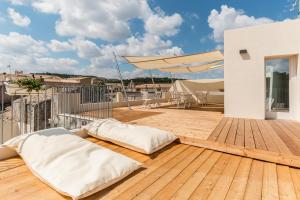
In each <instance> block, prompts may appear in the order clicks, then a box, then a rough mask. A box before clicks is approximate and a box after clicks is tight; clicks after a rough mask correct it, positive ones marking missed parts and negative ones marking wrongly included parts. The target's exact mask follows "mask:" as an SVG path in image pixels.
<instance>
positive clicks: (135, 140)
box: [82, 118, 177, 154]
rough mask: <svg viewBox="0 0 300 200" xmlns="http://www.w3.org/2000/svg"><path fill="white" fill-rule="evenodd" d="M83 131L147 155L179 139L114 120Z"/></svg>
mask: <svg viewBox="0 0 300 200" xmlns="http://www.w3.org/2000/svg"><path fill="white" fill-rule="evenodd" d="M82 129H85V130H86V131H87V133H88V134H89V135H91V136H94V137H96V138H99V139H102V140H106V141H110V142H112V143H115V144H118V145H120V146H124V147H126V148H129V149H132V150H135V151H138V152H141V153H146V154H151V153H153V152H155V151H157V150H159V149H161V148H163V147H165V146H167V145H168V144H170V143H172V142H173V141H174V140H176V139H177V137H176V136H175V135H174V134H172V133H169V132H167V131H163V130H160V129H157V128H151V127H147V126H136V125H130V124H124V123H122V122H120V121H118V120H116V119H112V118H109V119H100V120H96V121H94V122H91V123H89V124H88V125H86V126H84V127H82Z"/></svg>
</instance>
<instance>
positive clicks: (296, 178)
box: [290, 168, 300, 199]
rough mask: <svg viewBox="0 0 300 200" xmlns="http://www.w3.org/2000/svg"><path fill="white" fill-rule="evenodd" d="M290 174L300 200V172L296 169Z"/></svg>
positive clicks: (291, 170)
mask: <svg viewBox="0 0 300 200" xmlns="http://www.w3.org/2000/svg"><path fill="white" fill-rule="evenodd" d="M290 173H291V176H292V180H293V185H294V189H295V192H296V195H297V198H298V199H300V170H299V169H295V168H290Z"/></svg>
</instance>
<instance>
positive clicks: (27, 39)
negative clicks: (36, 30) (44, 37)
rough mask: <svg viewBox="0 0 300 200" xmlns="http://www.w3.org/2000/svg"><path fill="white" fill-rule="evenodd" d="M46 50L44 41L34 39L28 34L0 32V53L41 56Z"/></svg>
mask: <svg viewBox="0 0 300 200" xmlns="http://www.w3.org/2000/svg"><path fill="white" fill-rule="evenodd" d="M46 52H47V49H46V48H45V46H44V42H42V41H39V40H34V39H33V38H32V37H31V36H29V35H22V34H19V33H16V32H10V33H9V34H8V35H4V34H0V53H6V54H16V55H25V54H26V55H33V56H41V55H43V54H45V53H46Z"/></svg>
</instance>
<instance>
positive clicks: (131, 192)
mask: <svg viewBox="0 0 300 200" xmlns="http://www.w3.org/2000/svg"><path fill="white" fill-rule="evenodd" d="M194 150H195V147H194V148H193V147H189V148H188V149H187V150H185V151H183V152H182V153H180V154H179V155H177V156H176V157H174V158H173V159H171V160H169V161H168V162H167V163H165V164H164V165H163V166H161V167H159V168H158V169H157V170H155V171H153V172H152V173H150V174H148V175H147V176H145V177H144V178H143V181H142V182H139V183H137V184H135V185H133V186H132V187H130V188H128V189H127V190H126V191H124V192H122V193H120V194H119V196H117V197H116V199H122V200H126V199H132V198H134V197H136V196H137V195H138V194H140V193H141V192H142V191H144V190H145V189H146V188H147V187H149V186H150V185H152V184H153V183H154V182H155V181H156V180H158V179H159V178H160V177H162V176H163V175H164V174H165V173H167V172H168V171H169V170H170V169H172V168H173V167H174V166H175V165H176V164H178V163H179V162H182V161H183V160H184V159H185V158H187V157H188V156H189V155H190V154H191V153H192V152H193V151H194Z"/></svg>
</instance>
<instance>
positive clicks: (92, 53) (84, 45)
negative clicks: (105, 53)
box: [71, 38, 101, 59]
mask: <svg viewBox="0 0 300 200" xmlns="http://www.w3.org/2000/svg"><path fill="white" fill-rule="evenodd" d="M71 44H72V45H73V48H74V49H76V50H77V55H78V57H80V58H88V59H91V58H94V57H97V56H101V52H100V51H101V50H100V48H99V47H98V46H97V45H96V44H95V43H93V42H91V41H89V40H84V39H79V38H77V39H73V40H71Z"/></svg>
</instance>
